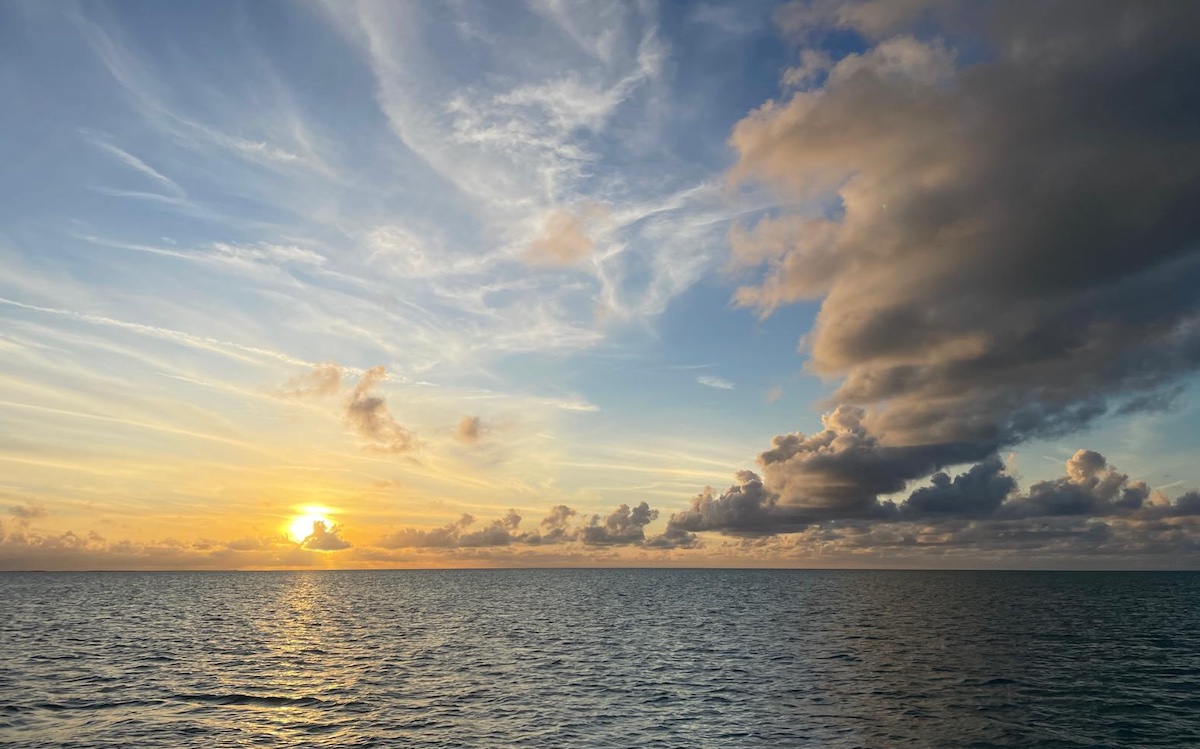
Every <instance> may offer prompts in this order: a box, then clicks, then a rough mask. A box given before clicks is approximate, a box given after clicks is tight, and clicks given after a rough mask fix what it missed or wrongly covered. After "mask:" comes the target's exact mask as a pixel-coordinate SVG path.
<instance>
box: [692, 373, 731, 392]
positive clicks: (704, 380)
mask: <svg viewBox="0 0 1200 749" xmlns="http://www.w3.org/2000/svg"><path fill="white" fill-rule="evenodd" d="M696 382H698V383H700V384H701V385H704V386H705V387H710V388H716V389H717V390H733V383H732V382H730V381H729V380H726V379H723V378H721V377H716V376H714V375H700V376H698V377H697V378H696Z"/></svg>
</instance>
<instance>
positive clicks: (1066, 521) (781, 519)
mask: <svg viewBox="0 0 1200 749" xmlns="http://www.w3.org/2000/svg"><path fill="white" fill-rule="evenodd" d="M1065 468H1066V472H1065V473H1066V475H1064V476H1062V477H1061V478H1058V479H1054V480H1051V481H1041V482H1038V483H1035V484H1033V485H1032V486H1031V487H1030V488H1029V489H1028V490H1027V491H1024V492H1022V491H1019V490H1018V486H1017V482H1016V480H1015V479H1014V478H1013V477H1011V476H1009V475H1007V466H1006V465H1005V463H1004V462H1003V461H1002V460H1001V459H1000V458H999V457H998V456H989V457H988V458H986V459H985V460H983V461H981V462H979V463H977V464H976V465H974V466H971V467H969V468H968V469H967V470H965V471H964V472H962V473H960V474H958V475H957V476H955V477H954V478H951V477H950V476H949V475H948V474H946V473H941V472H939V473H935V474H934V475H933V476H932V477H931V478H930V482H929V485H927V486H920V487H917V488H915V489H914V490H912V491H911V492H910V493H909V495H908V497H907V498H906V499H904V500H903V501H902V502H900V503H899V504H897V503H895V502H893V501H890V500H887V501H879V500H878V499H875V500H874V501H872V502H867V503H862V504H854V503H836V502H835V503H832V504H828V505H826V506H814V504H813V503H811V502H810V503H797V502H796V501H794V500H791V501H789V500H788V498H787V497H786V495H784V494H783V493H782V492H781V491H780V487H779V486H776V485H772V484H771V483H770V482H768V481H764V479H763V478H760V477H759V476H758V475H757V474H755V473H753V472H751V471H742V472H740V473H739V474H738V483H736V484H734V485H733V486H731V487H730V488H729V489H728V490H727V491H725V492H723V493H720V494H717V493H716V492H714V491H713V490H712V489H705V491H704V492H702V493H700V494H699V495H697V496H696V497H694V498H693V499H692V502H691V506H690V507H689V508H688V509H687V510H684V511H682V512H678V513H675V514H674V515H673V516H672V517H671V518H670V520H669V521H668V524H667V534H670V533H685V532H686V533H700V532H706V531H708V532H712V531H715V532H719V533H723V534H726V535H731V536H740V537H743V538H747V537H748V538H759V539H764V538H768V537H771V536H777V535H781V534H788V535H790V536H791V537H792V544H793V548H795V549H796V550H797V553H803V554H807V555H809V557H811V556H812V555H820V554H837V555H842V554H868V553H869V554H874V555H877V556H879V557H881V558H888V557H889V556H891V557H895V556H896V555H897V554H900V555H901V556H904V555H909V554H914V553H919V554H949V553H957V552H958V550H971V551H973V552H974V553H975V554H976V556H975V558H976V559H988V558H992V557H995V558H1004V557H1005V556H1006V555H1009V554H1013V553H1016V552H1028V553H1056V554H1058V553H1061V554H1071V555H1096V554H1124V555H1127V556H1128V555H1153V554H1172V553H1176V554H1186V553H1194V552H1196V551H1200V492H1195V491H1190V492H1187V493H1185V494H1183V495H1181V496H1180V497H1178V498H1177V499H1175V500H1174V501H1171V500H1170V499H1168V498H1167V497H1166V496H1165V495H1163V494H1162V493H1161V492H1156V491H1154V490H1153V489H1151V488H1150V487H1149V486H1148V485H1147V484H1146V483H1145V482H1143V481H1137V480H1132V479H1130V478H1129V477H1128V476H1127V475H1126V474H1123V473H1121V472H1119V471H1118V470H1117V469H1116V468H1115V467H1113V466H1112V465H1110V464H1109V463H1108V461H1107V460H1106V459H1105V458H1104V456H1103V455H1101V454H1099V453H1097V452H1094V451H1091V450H1079V451H1078V452H1076V453H1075V454H1074V455H1073V456H1072V457H1071V458H1070V460H1068V461H1067V463H1066V466H1065ZM664 535H666V534H664Z"/></svg>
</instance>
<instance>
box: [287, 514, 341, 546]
mask: <svg viewBox="0 0 1200 749" xmlns="http://www.w3.org/2000/svg"><path fill="white" fill-rule="evenodd" d="M301 512H302V513H303V514H301V515H297V516H296V517H295V518H294V519H293V520H292V521H291V522H290V523H288V527H287V534H288V538H290V539H292V540H293V541H295V542H296V543H301V542H303V541H304V539H306V538H308V537H309V536H311V535H312V533H313V525H314V524H315V523H324V524H325V527H326V528H329V527H332V526H333V521H332V520H330V519H329V517H328V515H326V514H325V513H327V512H328V510H326V509H325V508H324V507H305V508H302V510H301Z"/></svg>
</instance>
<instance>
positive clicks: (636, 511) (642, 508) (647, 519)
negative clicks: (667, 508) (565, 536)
mask: <svg viewBox="0 0 1200 749" xmlns="http://www.w3.org/2000/svg"><path fill="white" fill-rule="evenodd" d="M657 517H658V510H654V509H651V508H650V505H649V504H647V503H645V502H642V503H640V504H638V505H637V506H635V507H633V508H630V506H629V505H626V504H622V505H620V506H619V507H617V509H615V510H613V511H612V513H611V514H610V515H609V516H608V517H606V518H604V519H603V521H602V520H601V519H600V516H599V515H593V516H592V519H591V521H590V522H589V523H588V524H587V525H586V526H584V527H583V528H582V529H580V532H579V538H580V540H581V541H583V543H584V544H586V545H588V546H609V545H613V544H632V543H641V542H642V541H644V540H645V539H646V534H645V527H646V526H647V525H649V524H650V523H652V522H653V521H654V520H655V519H656V518H657Z"/></svg>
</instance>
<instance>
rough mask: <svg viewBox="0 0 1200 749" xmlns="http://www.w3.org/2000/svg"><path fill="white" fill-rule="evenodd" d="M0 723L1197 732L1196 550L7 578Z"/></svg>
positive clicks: (1136, 741) (904, 736)
mask: <svg viewBox="0 0 1200 749" xmlns="http://www.w3.org/2000/svg"><path fill="white" fill-rule="evenodd" d="M0 606H2V608H0V656H2V660H0V746H4V747H12V748H14V749H16V748H17V747H60V746H61V747H118V746H130V747H206V748H208V747H257V746H261V747H285V746H287V747H290V746H297V747H310V746H311V747H621V748H632V747H741V746H746V747H760V746H761V747H820V748H821V749H838V748H841V747H847V748H848V747H871V748H873V749H874V748H879V749H886V748H890V747H946V748H947V749H950V748H953V749H964V748H969V747H974V748H977V749H980V748H984V747H1023V748H1025V747H1081V748H1082V747H1088V748H1089V749H1095V748H1098V747H1114V749H1115V748H1117V747H1120V749H1130V748H1131V747H1188V748H1191V749H1194V748H1195V747H1200V574H1191V573H1004V572H827V571H718V570H520V571H517V570H510V571H412V572H407V571H405V572H398V571H396V572H279V573H271V572H266V573H79V574H40V573H13V574H2V575H0Z"/></svg>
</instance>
